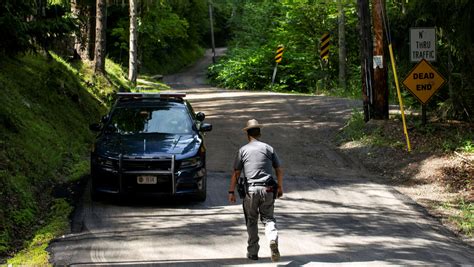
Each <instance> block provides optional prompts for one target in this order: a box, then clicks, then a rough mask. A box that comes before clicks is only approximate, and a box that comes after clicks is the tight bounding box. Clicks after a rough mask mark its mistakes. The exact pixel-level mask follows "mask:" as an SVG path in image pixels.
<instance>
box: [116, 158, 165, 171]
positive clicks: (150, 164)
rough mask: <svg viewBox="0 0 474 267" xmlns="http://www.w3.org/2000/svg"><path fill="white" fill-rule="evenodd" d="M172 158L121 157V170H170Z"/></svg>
mask: <svg viewBox="0 0 474 267" xmlns="http://www.w3.org/2000/svg"><path fill="white" fill-rule="evenodd" d="M171 169H172V159H171V158H170V159H123V160H122V171H124V172H135V171H139V172H140V171H166V172H171Z"/></svg>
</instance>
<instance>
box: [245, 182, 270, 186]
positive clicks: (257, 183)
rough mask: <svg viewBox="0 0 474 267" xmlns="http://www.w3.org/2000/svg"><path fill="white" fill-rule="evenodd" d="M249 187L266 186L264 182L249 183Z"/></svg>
mask: <svg viewBox="0 0 474 267" xmlns="http://www.w3.org/2000/svg"><path fill="white" fill-rule="evenodd" d="M249 186H268V184H267V183H265V182H256V183H249Z"/></svg>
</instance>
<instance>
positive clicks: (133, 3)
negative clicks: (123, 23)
mask: <svg viewBox="0 0 474 267" xmlns="http://www.w3.org/2000/svg"><path fill="white" fill-rule="evenodd" d="M137 1H138V0H130V48H129V55H130V56H129V60H128V62H129V63H128V80H129V81H130V83H132V85H133V86H135V85H136V84H137V72H138V70H137V67H138V66H137V65H138V51H137V40H138V31H137Z"/></svg>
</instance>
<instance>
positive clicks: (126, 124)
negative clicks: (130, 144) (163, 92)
mask: <svg viewBox="0 0 474 267" xmlns="http://www.w3.org/2000/svg"><path fill="white" fill-rule="evenodd" d="M109 125H112V126H113V127H114V128H115V129H116V132H117V133H119V134H122V135H130V134H139V133H166V134H190V133H192V131H193V128H192V125H193V124H192V120H191V118H190V116H189V114H188V113H187V110H186V109H185V108H184V107H172V106H163V107H120V108H117V109H115V110H114V112H113V114H112V117H111V118H110V122H109Z"/></svg>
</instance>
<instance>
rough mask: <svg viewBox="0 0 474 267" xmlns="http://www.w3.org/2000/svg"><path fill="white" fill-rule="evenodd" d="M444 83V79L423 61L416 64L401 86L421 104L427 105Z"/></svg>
mask: <svg viewBox="0 0 474 267" xmlns="http://www.w3.org/2000/svg"><path fill="white" fill-rule="evenodd" d="M445 83H446V80H445V79H444V77H443V76H442V75H441V74H440V73H439V72H438V71H436V69H435V68H433V66H431V64H430V63H429V62H428V61H426V60H425V59H422V60H421V61H420V62H419V63H418V64H416V66H415V67H414V68H413V69H412V70H411V71H410V73H409V74H408V76H407V77H406V78H405V80H404V81H403V84H404V85H405V86H406V87H407V88H408V90H410V92H411V93H412V94H413V95H414V96H415V97H416V98H418V100H419V101H420V102H421V103H422V104H426V103H428V101H429V100H430V99H431V97H432V96H433V95H434V94H435V93H436V91H438V89H439V88H441V87H442V86H443V85H444V84H445Z"/></svg>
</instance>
